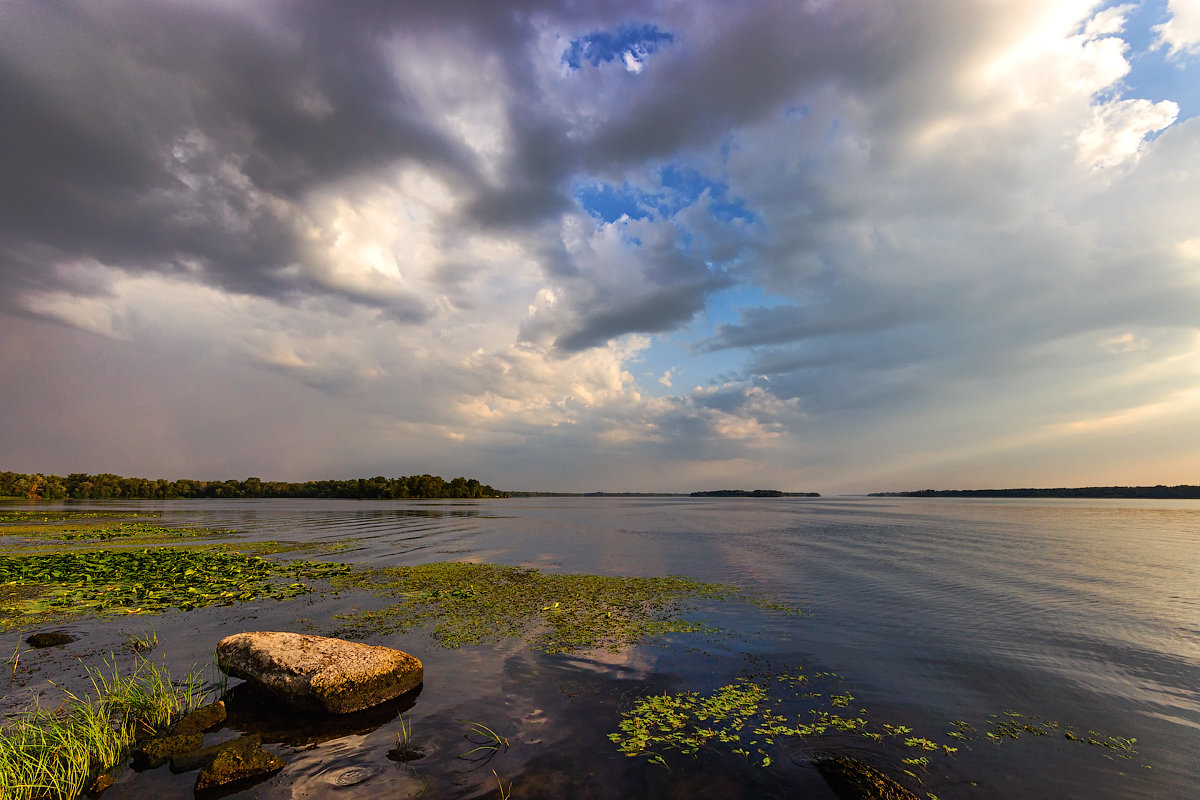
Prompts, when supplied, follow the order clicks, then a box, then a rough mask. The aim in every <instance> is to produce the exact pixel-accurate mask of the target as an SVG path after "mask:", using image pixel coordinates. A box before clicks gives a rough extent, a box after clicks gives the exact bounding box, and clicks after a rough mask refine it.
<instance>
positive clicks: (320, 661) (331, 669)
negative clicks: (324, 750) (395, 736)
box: [217, 631, 425, 714]
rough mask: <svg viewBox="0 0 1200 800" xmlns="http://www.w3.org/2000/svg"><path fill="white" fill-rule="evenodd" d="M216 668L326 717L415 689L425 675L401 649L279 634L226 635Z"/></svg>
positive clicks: (219, 646)
mask: <svg viewBox="0 0 1200 800" xmlns="http://www.w3.org/2000/svg"><path fill="white" fill-rule="evenodd" d="M217 665H218V666H219V667H220V668H221V670H222V671H223V672H225V673H226V674H227V675H232V676H233V677H235V678H242V679H243V680H246V681H249V682H250V683H254V684H256V685H258V686H261V687H262V688H264V689H266V690H267V691H269V692H271V693H272V694H274V695H275V696H276V697H278V698H280V699H281V700H283V701H285V702H287V703H290V704H292V705H295V706H299V707H302V708H308V709H315V710H318V711H324V712H327V713H330V714H346V713H349V712H351V711H360V710H362V709H365V708H370V707H371V706H374V705H378V704H379V703H383V702H385V701H387V700H391V699H393V698H396V697H399V696H400V695H402V694H405V693H407V692H410V691H412V690H413V689H416V688H417V687H418V686H420V685H421V681H422V680H423V679H424V671H425V670H424V667H423V666H422V665H421V662H420V660H419V659H417V658H416V657H414V656H411V655H409V654H408V653H405V652H403V651H401V650H394V649H392V648H390V647H378V646H375V645H368V644H359V643H358V642H348V641H345V640H344V639H330V638H326V637H324V636H311V635H308V634H301V633H285V632H280V631H258V632H253V633H235V634H234V635H232V636H226V637H225V638H224V639H222V640H221V641H220V643H219V644H218V645H217Z"/></svg>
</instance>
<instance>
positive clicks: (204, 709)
mask: <svg viewBox="0 0 1200 800" xmlns="http://www.w3.org/2000/svg"><path fill="white" fill-rule="evenodd" d="M224 721H225V702H224V701H222V700H218V701H216V702H215V703H209V704H208V705H206V706H200V708H197V709H196V710H195V711H192V712H191V713H189V714H187V715H186V716H184V718H183V719H181V720H179V722H177V723H175V727H174V728H172V729H171V732H172V733H175V734H188V733H203V732H204V731H206V730H208V729H209V728H212V727H215V726H216V725H219V724H221V723H222V722H224Z"/></svg>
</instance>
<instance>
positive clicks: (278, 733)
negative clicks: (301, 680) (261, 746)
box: [223, 683, 422, 749]
mask: <svg viewBox="0 0 1200 800" xmlns="http://www.w3.org/2000/svg"><path fill="white" fill-rule="evenodd" d="M421 688H422V687H420V686H418V687H417V688H416V689H413V690H412V691H411V692H407V693H406V694H402V695H400V696H399V697H396V698H394V699H392V700H388V701H386V702H384V703H380V704H379V705H377V706H373V707H371V708H368V709H364V710H362V711H354V712H351V713H349V714H323V713H319V712H314V711H311V710H302V709H297V708H295V707H293V706H289V705H287V704H286V703H283V702H281V701H280V700H278V699H276V698H275V697H274V696H273V695H271V694H270V693H269V692H267V691H265V690H263V689H261V688H259V687H257V686H255V685H254V684H251V683H241V684H238V685H237V686H235V687H234V688H232V689H230V690H229V691H228V692H226V693H225V696H224V698H223V699H224V700H225V705H226V708H227V709H228V717H227V718H226V721H225V725H226V726H227V727H229V728H232V729H234V730H238V731H241V732H243V733H245V734H247V735H258V736H261V737H262V741H263V742H265V743H267V744H283V745H287V746H289V747H295V748H297V749H299V748H304V747H311V746H315V745H318V744H321V743H322V742H328V741H331V740H333V739H340V738H342V737H344V736H363V735H366V734H368V733H371V732H372V731H374V730H376V729H378V728H381V727H383V726H384V725H386V724H388V723H390V722H392V721H393V720H395V719H396V717H397V716H399V715H400V714H403V713H404V712H406V711H408V710H409V709H410V708H412V707H413V706H414V705H416V702H417V698H418V697H419V696H420V694H421Z"/></svg>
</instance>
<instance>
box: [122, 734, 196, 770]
mask: <svg viewBox="0 0 1200 800" xmlns="http://www.w3.org/2000/svg"><path fill="white" fill-rule="evenodd" d="M203 744H204V734H202V733H171V734H167V735H166V736H156V737H154V738H152V739H147V740H146V741H145V742H142V744H141V746H140V747H138V749H136V750H134V751H133V768H134V769H154V768H155V767H158V766H162V765H163V764H165V763H167V760H168V759H170V758H173V757H175V756H178V755H181V754H183V753H187V752H190V751H192V750H198V749H200V746H201V745H203Z"/></svg>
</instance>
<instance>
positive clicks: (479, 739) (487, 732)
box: [458, 719, 509, 764]
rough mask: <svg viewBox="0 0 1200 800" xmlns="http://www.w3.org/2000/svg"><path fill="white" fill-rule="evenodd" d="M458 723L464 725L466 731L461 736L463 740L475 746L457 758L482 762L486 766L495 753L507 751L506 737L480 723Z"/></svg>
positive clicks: (465, 721)
mask: <svg viewBox="0 0 1200 800" xmlns="http://www.w3.org/2000/svg"><path fill="white" fill-rule="evenodd" d="M459 722H463V723H466V726H467V729H468V730H467V732H466V733H464V734H463V738H464V739H466V740H467V741H468V742H470V743H471V744H473V745H475V746H474V747H473V748H471V749H470V750H468V751H467V752H465V753H462V754H461V755H459V756H458V758H461V759H464V760H466V761H482V762H483V763H485V764H486V763H487V762H488V761H491V760H492V758H493V757H494V756H495V755H496V754H497V753H499V752H502V751H503V752H507V751H508V747H509V744H508V737H507V736H501V735H500V734H498V733H496V732H495V731H494V730H492V729H491V728H489V727H488V726H487V725H484V724H483V723H482V722H470V721H469V720H465V719H463V720H459Z"/></svg>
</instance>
